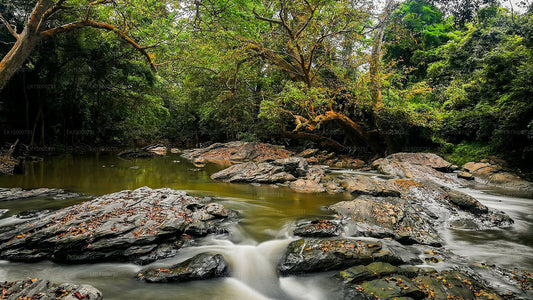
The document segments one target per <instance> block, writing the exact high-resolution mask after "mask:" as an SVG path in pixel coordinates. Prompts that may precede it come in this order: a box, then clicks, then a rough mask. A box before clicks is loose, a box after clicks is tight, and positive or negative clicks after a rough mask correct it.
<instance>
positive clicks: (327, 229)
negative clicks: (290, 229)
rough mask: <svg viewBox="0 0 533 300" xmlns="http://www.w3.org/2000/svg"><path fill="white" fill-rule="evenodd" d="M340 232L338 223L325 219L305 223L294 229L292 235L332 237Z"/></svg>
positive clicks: (340, 228)
mask: <svg viewBox="0 0 533 300" xmlns="http://www.w3.org/2000/svg"><path fill="white" fill-rule="evenodd" d="M341 232H342V227H341V225H340V223H339V222H332V221H330V220H325V219H321V220H313V221H311V222H305V223H303V224H300V225H299V226H298V227H296V229H294V235H297V236H302V237H334V236H338V235H340V233H341Z"/></svg>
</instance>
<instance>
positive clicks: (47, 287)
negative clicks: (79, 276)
mask: <svg viewBox="0 0 533 300" xmlns="http://www.w3.org/2000/svg"><path fill="white" fill-rule="evenodd" d="M0 289H1V290H2V296H1V299H8V300H18V299H64V300H75V299H86V300H100V299H103V298H104V297H103V296H102V293H101V292H100V291H99V290H97V289H96V288H94V287H93V286H90V285H87V284H79V285H78V284H72V283H63V284H56V283H52V282H50V281H48V280H43V279H27V280H19V281H13V282H4V283H2V284H0Z"/></svg>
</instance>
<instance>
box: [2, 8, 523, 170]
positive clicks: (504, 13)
mask: <svg viewBox="0 0 533 300" xmlns="http://www.w3.org/2000/svg"><path fill="white" fill-rule="evenodd" d="M511 3H514V2H511ZM0 22H1V24H2V25H1V27H0V57H2V61H1V62H0V89H1V91H0V123H2V129H3V132H1V133H0V134H1V135H3V139H4V140H6V141H11V142H13V140H15V139H20V140H21V141H23V142H25V143H28V144H31V145H41V146H43V145H72V144H87V145H96V144H106V145H109V144H113V145H115V144H116V145H143V144H148V143H155V142H166V143H174V144H177V145H187V146H192V145H195V144H198V143H202V142H215V141H225V140H235V139H239V140H261V141H266V142H273V143H285V144H298V145H303V146H313V147H315V146H316V147H322V148H327V149H330V150H334V151H337V152H349V153H352V154H355V155H360V156H368V157H372V156H375V155H384V154H387V153H392V152H398V151H440V152H441V153H442V154H446V155H448V156H449V157H451V158H452V159H454V160H455V161H457V162H461V161H464V160H468V159H476V158H480V157H484V156H489V155H498V156H501V157H504V158H506V159H509V160H512V161H514V162H515V163H516V164H519V165H520V164H521V166H522V167H526V166H527V164H529V168H531V167H532V166H531V162H533V143H532V141H533V84H532V82H533V53H532V49H533V37H532V32H533V6H532V5H531V4H530V3H527V2H523V3H516V4H514V6H512V7H503V6H502V4H501V3H499V2H498V1H495V0H479V1H470V0H450V1H433V0H408V1H392V0H387V1H384V3H379V4H376V3H374V2H373V1H366V0H361V1H352V0H272V1H267V0H264V1H262V0H249V1H246V0H237V1H228V0H196V1H192V0H191V1H177V0H176V1H174V0H148V1H147V0H142V1H141V0H129V1H122V0H96V1H84V0H32V1H27V0H24V1H22V0H0Z"/></svg>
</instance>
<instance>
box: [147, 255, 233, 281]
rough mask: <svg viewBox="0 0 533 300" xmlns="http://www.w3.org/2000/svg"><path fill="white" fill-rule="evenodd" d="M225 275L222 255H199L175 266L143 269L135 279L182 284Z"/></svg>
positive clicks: (226, 270)
mask: <svg viewBox="0 0 533 300" xmlns="http://www.w3.org/2000/svg"><path fill="white" fill-rule="evenodd" d="M227 274H228V265H227V264H226V261H225V260H224V257H223V256H222V255H220V254H209V253H201V254H198V255H196V256H194V257H192V258H190V259H187V260H186V261H183V262H181V263H179V264H176V265H171V266H159V267H157V268H149V269H144V270H142V271H141V272H140V273H138V274H137V278H139V279H141V280H144V281H146V282H170V281H177V282H183V281H191V280H203V279H210V278H216V277H223V276H226V275H227Z"/></svg>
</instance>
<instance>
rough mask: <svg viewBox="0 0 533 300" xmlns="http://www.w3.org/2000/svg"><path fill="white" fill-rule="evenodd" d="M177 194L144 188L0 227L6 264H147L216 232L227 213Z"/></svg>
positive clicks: (0, 248)
mask: <svg viewBox="0 0 533 300" xmlns="http://www.w3.org/2000/svg"><path fill="white" fill-rule="evenodd" d="M206 202H208V200H202V199H198V198H196V197H192V196H189V195H187V194H186V193H185V192H183V191H175V190H171V189H157V190H152V189H150V188H147V187H143V188H139V189H136V190H133V191H122V192H118V193H113V194H109V195H104V196H101V197H98V198H96V199H94V200H92V201H87V202H84V203H81V204H78V205H74V206H70V207H67V208H64V209H61V210H58V211H55V212H49V213H46V214H44V215H42V216H39V217H37V218H34V219H31V220H28V221H27V222H22V223H18V224H17V225H14V226H8V227H2V228H0V258H2V259H6V260H11V261H39V260H44V259H50V260H53V261H56V262H68V263H86V262H97V261H132V262H136V263H148V262H151V261H154V260H156V259H159V258H164V257H166V256H167V255H173V254H175V250H177V249H178V248H180V247H181V246H182V245H183V244H184V243H188V242H190V241H191V240H192V239H194V238H199V237H202V236H205V235H207V234H209V233H222V232H224V228H223V226H222V224H223V223H224V221H225V220H226V219H227V218H228V217H230V216H232V215H233V212H232V211H230V210H228V209H226V208H224V207H223V206H222V205H220V204H217V203H206Z"/></svg>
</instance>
